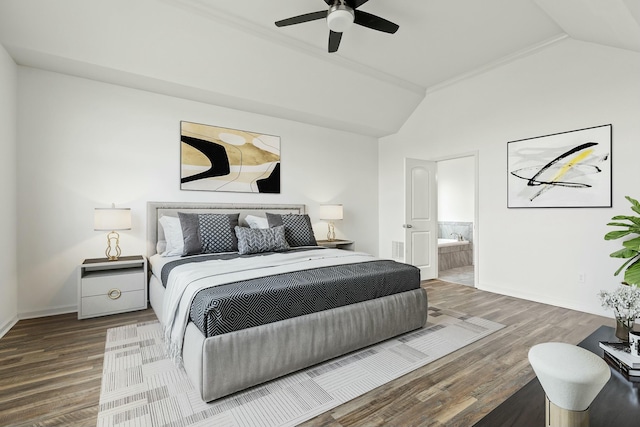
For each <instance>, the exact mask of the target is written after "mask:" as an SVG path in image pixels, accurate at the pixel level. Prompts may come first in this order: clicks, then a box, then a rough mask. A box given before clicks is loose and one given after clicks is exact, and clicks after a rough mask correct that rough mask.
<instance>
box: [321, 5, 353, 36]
mask: <svg viewBox="0 0 640 427" xmlns="http://www.w3.org/2000/svg"><path fill="white" fill-rule="evenodd" d="M354 19H355V14H354V13H353V9H351V8H350V7H349V6H346V5H342V4H340V5H337V6H332V7H331V9H330V10H329V14H328V15H327V26H328V27H329V29H330V30H331V31H333V32H336V33H343V32H345V31H346V30H347V29H348V28H349V27H351V25H352V24H353V21H354Z"/></svg>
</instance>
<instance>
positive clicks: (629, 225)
mask: <svg viewBox="0 0 640 427" xmlns="http://www.w3.org/2000/svg"><path fill="white" fill-rule="evenodd" d="M607 225H610V226H612V227H627V228H629V227H633V224H625V223H624V222H608V223H607Z"/></svg>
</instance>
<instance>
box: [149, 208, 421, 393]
mask: <svg viewBox="0 0 640 427" xmlns="http://www.w3.org/2000/svg"><path fill="white" fill-rule="evenodd" d="M178 211H180V212H198V213H235V212H239V213H240V224H241V225H243V218H244V217H245V216H246V215H264V213H265V212H271V213H305V206H304V205H259V204H205V203H171V202H167V203H160V202H149V203H148V204H147V240H148V242H147V254H148V256H151V255H153V254H155V253H156V243H157V242H158V240H162V239H163V237H164V236H163V235H162V227H158V219H159V218H160V217H161V216H163V215H171V216H177V212H178ZM163 296H164V288H163V287H162V285H161V284H160V282H159V280H157V278H155V277H152V278H151V280H150V284H149V299H150V302H151V306H152V307H153V309H154V311H155V313H156V315H157V316H158V319H159V320H160V322H162V321H163V313H162V312H161V310H162V298H163ZM426 320H427V294H426V291H425V290H424V289H416V290H413V291H408V292H402V293H399V294H395V295H390V296H387V297H383V298H377V299H374V300H370V301H364V302H361V303H358V304H353V305H349V306H345V307H339V308H335V309H331V310H326V311H322V312H318V313H313V314H309V315H306V316H300V317H296V318H293V319H288V320H283V321H280V322H274V323H270V324H267V325H262V326H257V327H253V328H249V329H244V330H240V331H236V332H231V333H228V334H223V335H217V336H214V337H210V338H206V337H205V336H204V335H203V334H202V332H200V330H199V329H198V328H197V327H196V326H195V325H194V324H193V323H189V325H188V326H187V330H186V332H185V338H184V345H183V355H182V358H183V362H184V367H185V371H186V372H187V375H188V376H189V379H190V380H191V382H192V383H193V385H194V386H195V387H196V388H197V389H198V390H199V391H200V394H201V396H202V399H203V400H204V401H207V402H208V401H211V400H215V399H218V398H221V397H224V396H227V395H229V394H231V393H235V392H237V391H240V390H244V389H246V388H248V387H252V386H255V385H258V384H261V383H263V382H266V381H269V380H272V379H274V378H278V377H280V376H282V375H286V374H289V373H291V372H295V371H297V370H300V369H303V368H306V367H309V366H312V365H315V364H317V363H321V362H324V361H325V360H328V359H331V358H334V357H338V356H341V355H343V354H346V353H349V352H351V351H355V350H358V349H360V348H363V347H366V346H369V345H372V344H375V343H377V342H380V341H383V340H386V339H389V338H391V337H394V336H396V335H400V334H402V333H405V332H409V331H412V330H414V329H418V328H421V327H422V326H424V324H425V323H426Z"/></svg>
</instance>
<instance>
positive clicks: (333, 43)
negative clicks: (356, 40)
mask: <svg viewBox="0 0 640 427" xmlns="http://www.w3.org/2000/svg"><path fill="white" fill-rule="evenodd" d="M341 39H342V33H336V32H335V31H331V30H329V53H333V52H337V51H338V46H340V40H341Z"/></svg>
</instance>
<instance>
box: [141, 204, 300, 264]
mask: <svg viewBox="0 0 640 427" xmlns="http://www.w3.org/2000/svg"><path fill="white" fill-rule="evenodd" d="M178 212H197V213H236V212H237V213H240V225H241V226H244V227H246V226H247V224H246V222H245V221H244V217H246V216H247V215H257V216H264V214H265V213H266V212H270V213H279V214H287V213H294V214H303V213H306V208H305V205H276V204H274V205H265V204H234V203H215V204H212V203H187V202H147V256H149V257H150V256H151V255H154V254H155V253H156V245H157V243H158V240H163V239H164V233H163V230H162V227H159V226H158V220H159V219H160V217H162V216H165V215H168V216H178Z"/></svg>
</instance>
